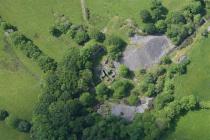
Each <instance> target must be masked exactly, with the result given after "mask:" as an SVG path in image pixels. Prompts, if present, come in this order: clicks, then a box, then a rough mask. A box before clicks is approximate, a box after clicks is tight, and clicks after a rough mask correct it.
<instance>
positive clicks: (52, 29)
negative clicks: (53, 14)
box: [49, 26, 62, 37]
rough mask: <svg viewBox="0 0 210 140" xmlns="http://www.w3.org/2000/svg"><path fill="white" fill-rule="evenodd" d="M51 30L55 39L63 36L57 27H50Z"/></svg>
mask: <svg viewBox="0 0 210 140" xmlns="http://www.w3.org/2000/svg"><path fill="white" fill-rule="evenodd" d="M49 30H50V34H51V35H53V36H55V37H59V36H61V34H62V32H61V31H60V30H59V29H57V28H56V27H55V26H52V27H50V29H49Z"/></svg>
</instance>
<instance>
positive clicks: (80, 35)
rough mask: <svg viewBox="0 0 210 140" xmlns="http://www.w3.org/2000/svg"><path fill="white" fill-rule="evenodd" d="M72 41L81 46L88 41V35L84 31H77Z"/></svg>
mask: <svg viewBox="0 0 210 140" xmlns="http://www.w3.org/2000/svg"><path fill="white" fill-rule="evenodd" d="M74 40H75V41H76V42H77V43H78V44H79V45H83V44H84V43H86V42H87V41H88V40H89V35H88V34H87V33H86V32H85V31H78V32H77V33H76V34H75V37H74Z"/></svg>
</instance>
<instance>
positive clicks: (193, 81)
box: [175, 37, 210, 100]
mask: <svg viewBox="0 0 210 140" xmlns="http://www.w3.org/2000/svg"><path fill="white" fill-rule="evenodd" d="M209 45H210V37H208V38H202V39H200V40H198V41H196V43H195V44H194V45H193V46H192V49H191V51H190V52H189V57H190V59H191V61H192V63H191V64H190V65H189V67H188V72H187V74H186V75H184V76H181V77H178V78H177V79H176V80H175V87H176V95H178V96H183V95H189V94H194V95H196V96H198V97H199V98H200V99H203V100H210V93H209V90H210V75H209V73H210V69H209V68H210V63H209V60H210V47H209Z"/></svg>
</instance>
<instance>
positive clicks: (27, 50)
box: [10, 32, 57, 72]
mask: <svg viewBox="0 0 210 140" xmlns="http://www.w3.org/2000/svg"><path fill="white" fill-rule="evenodd" d="M10 37H11V40H12V42H13V44H14V45H15V46H16V47H18V48H19V49H20V50H21V51H22V52H23V53H24V54H25V55H26V56H27V57H28V58H31V59H34V60H36V61H37V62H38V64H39V66H40V67H41V69H42V70H43V71H44V72H47V71H48V70H52V71H55V69H56V68H57V63H56V62H55V60H54V59H52V58H50V57H48V56H46V55H44V54H43V52H42V51H41V50H40V49H39V48H38V47H37V46H36V45H35V44H34V43H33V41H32V40H30V39H28V38H27V37H26V36H24V35H22V34H20V33H19V32H14V33H12V34H11V36H10Z"/></svg>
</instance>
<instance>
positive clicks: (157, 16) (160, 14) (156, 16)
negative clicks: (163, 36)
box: [151, 0, 168, 21]
mask: <svg viewBox="0 0 210 140" xmlns="http://www.w3.org/2000/svg"><path fill="white" fill-rule="evenodd" d="M167 13H168V10H167V9H166V8H165V7H164V6H163V5H162V3H161V2H160V1H159V0H152V4H151V15H152V19H153V21H158V20H161V19H165V17H166V15H167Z"/></svg>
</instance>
